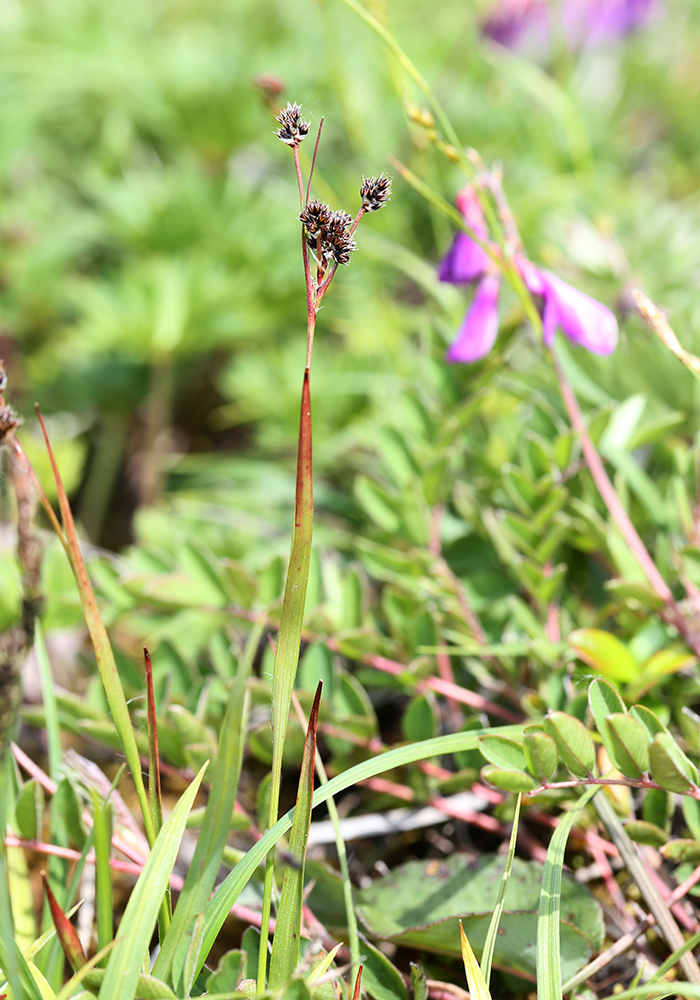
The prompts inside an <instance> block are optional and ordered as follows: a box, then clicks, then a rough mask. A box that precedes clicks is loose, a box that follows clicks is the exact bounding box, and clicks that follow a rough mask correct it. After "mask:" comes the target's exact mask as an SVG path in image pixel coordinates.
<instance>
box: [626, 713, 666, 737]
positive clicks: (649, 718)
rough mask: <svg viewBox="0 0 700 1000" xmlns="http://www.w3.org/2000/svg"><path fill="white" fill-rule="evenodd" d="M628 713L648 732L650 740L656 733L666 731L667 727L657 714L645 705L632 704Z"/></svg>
mask: <svg viewBox="0 0 700 1000" xmlns="http://www.w3.org/2000/svg"><path fill="white" fill-rule="evenodd" d="M630 715H631V716H633V717H634V718H635V719H639V721H640V722H641V724H642V725H643V726H644V728H645V729H646V731H647V732H648V733H649V739H650V740H653V739H654V737H655V736H656V734H657V733H668V729H667V728H666V726H665V725H664V724H663V722H662V721H661V719H660V718H659V717H658V715H656V714H655V713H654V712H652V710H651V709H650V708H647V707H646V705H633V706H632V708H631V709H630Z"/></svg>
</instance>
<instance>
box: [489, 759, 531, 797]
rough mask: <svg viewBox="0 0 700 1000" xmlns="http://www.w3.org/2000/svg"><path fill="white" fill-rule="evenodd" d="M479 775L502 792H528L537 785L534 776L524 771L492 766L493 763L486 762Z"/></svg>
mask: <svg viewBox="0 0 700 1000" xmlns="http://www.w3.org/2000/svg"><path fill="white" fill-rule="evenodd" d="M481 777H482V778H483V779H484V781H488V783H489V784H490V785H495V786H496V788H501V789H502V790H503V791H504V792H530V791H532V789H533V788H535V787H536V785H537V783H536V782H535V780H534V778H532V777H530V775H529V774H526V773H525V771H513V770H506V769H505V768H502V767H494V765H493V764H487V765H486V767H483V768H482V769H481Z"/></svg>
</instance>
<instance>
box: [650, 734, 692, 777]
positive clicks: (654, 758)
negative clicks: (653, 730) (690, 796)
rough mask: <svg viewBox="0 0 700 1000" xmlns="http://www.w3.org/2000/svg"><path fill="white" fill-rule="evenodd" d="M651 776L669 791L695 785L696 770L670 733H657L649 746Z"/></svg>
mask: <svg viewBox="0 0 700 1000" xmlns="http://www.w3.org/2000/svg"><path fill="white" fill-rule="evenodd" d="M649 763H650V769H651V776H652V778H653V779H654V781H655V782H657V784H659V785H661V787H662V788H665V789H666V790H667V791H669V792H689V791H691V789H693V788H696V787H697V783H698V772H697V770H696V769H695V767H694V766H693V764H692V763H691V762H690V761H689V760H688V758H687V757H686V755H685V754H684V753H683V751H682V750H681V748H680V747H679V746H678V744H677V743H676V741H675V740H674V739H673V737H672V736H671V735H670V733H657V734H656V736H655V737H654V739H653V740H652V743H651V746H650V747H649Z"/></svg>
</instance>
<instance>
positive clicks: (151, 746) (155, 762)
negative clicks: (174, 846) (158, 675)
mask: <svg viewBox="0 0 700 1000" xmlns="http://www.w3.org/2000/svg"><path fill="white" fill-rule="evenodd" d="M143 656H144V660H145V665H146V718H147V732H148V802H149V805H150V807H151V820H152V821H153V829H154V831H155V833H156V836H158V834H159V833H160V830H161V827H162V826H163V796H162V793H161V788H160V756H159V754H158V721H157V719H156V701H155V695H154V694H153V668H152V666H151V654H150V653H149V652H148V650H147V649H146V647H145V646H144V647H143Z"/></svg>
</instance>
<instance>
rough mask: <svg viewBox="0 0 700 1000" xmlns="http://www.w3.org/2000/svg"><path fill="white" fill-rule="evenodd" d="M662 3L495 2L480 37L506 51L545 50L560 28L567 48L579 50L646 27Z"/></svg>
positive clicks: (580, 0)
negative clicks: (527, 47)
mask: <svg viewBox="0 0 700 1000" xmlns="http://www.w3.org/2000/svg"><path fill="white" fill-rule="evenodd" d="M660 6H661V0H560V2H559V3H557V4H554V3H552V2H551V0H497V2H496V3H495V5H494V7H493V9H492V11H491V13H490V14H489V15H488V17H487V18H486V20H485V21H484V22H483V23H482V26H481V30H482V34H483V35H485V36H486V37H487V38H491V39H493V41H495V42H498V43H499V44H501V45H504V46H506V47H507V48H511V49H515V48H522V47H524V46H530V47H531V48H534V49H536V50H537V51H542V50H543V49H546V47H547V44H548V40H549V37H550V36H551V34H552V31H553V30H554V29H556V27H560V28H561V31H562V33H563V35H564V38H565V39H566V43H567V45H568V46H569V47H570V48H572V49H580V48H582V47H584V46H586V45H600V44H602V43H604V42H606V41H613V40H614V39H616V38H621V37H623V36H624V35H627V34H629V32H631V31H634V30H635V29H636V28H639V27H641V26H642V25H643V24H645V23H646V22H647V21H648V20H649V19H650V18H651V17H652V16H653V15H654V14H655V13H657V12H658V9H659V8H660Z"/></svg>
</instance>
